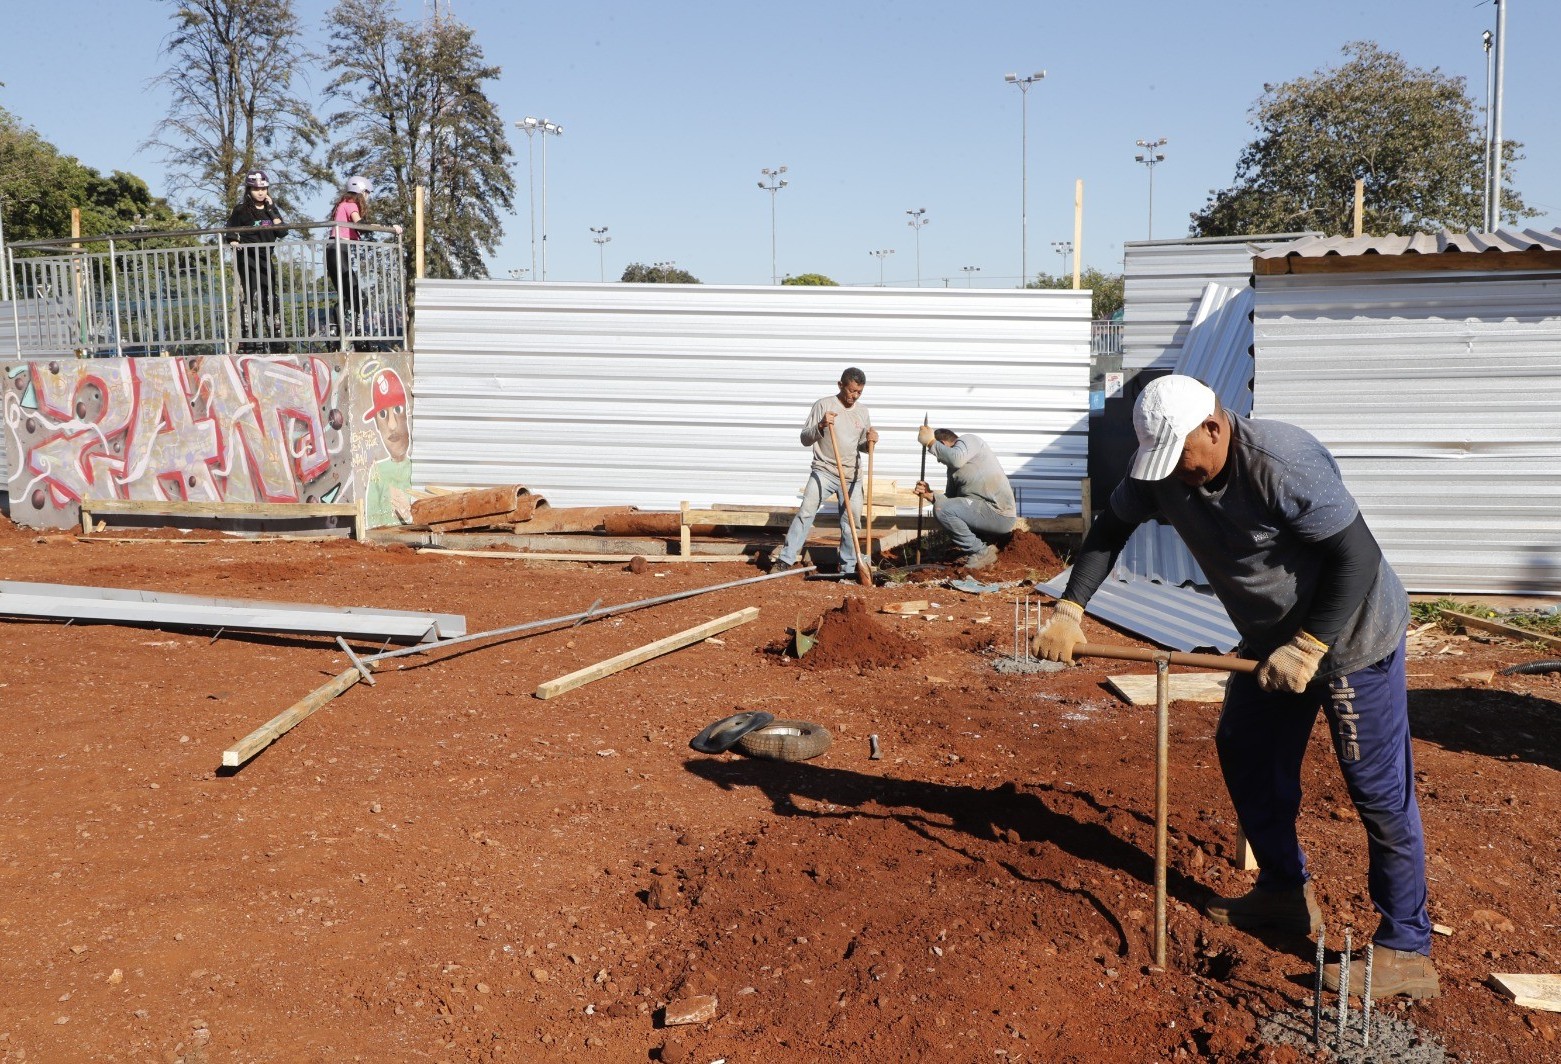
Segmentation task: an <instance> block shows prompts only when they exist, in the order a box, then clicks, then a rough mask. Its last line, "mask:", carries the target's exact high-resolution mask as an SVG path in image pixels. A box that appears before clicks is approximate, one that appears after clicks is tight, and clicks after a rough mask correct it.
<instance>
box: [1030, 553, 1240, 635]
mask: <svg viewBox="0 0 1561 1064" xmlns="http://www.w3.org/2000/svg"><path fill="white" fill-rule="evenodd" d="M1072 572H1073V570H1072V569H1067V570H1064V571H1063V572H1062V573H1060V574H1058V575H1057V576H1056V577H1055V578H1054V579H1052V580H1051V581H1050V582H1049V583H1046V584H1041V585H1039V586H1040V589H1041V590H1042V591H1045V592H1046V593H1047V594H1049V595H1051V596H1052V597H1053V598H1056V597H1058V596H1060V595H1061V594H1062V592H1063V590H1064V589H1065V588H1066V587H1067V586H1068V576H1069V575H1070V574H1071V573H1072ZM1086 612H1088V613H1089V614H1090V615H1091V616H1092V617H1098V618H1100V619H1101V620H1103V621H1105V622H1106V623H1107V624H1114V625H1116V626H1117V627H1118V628H1121V629H1123V630H1125V631H1128V632H1131V633H1133V634H1134V635H1137V636H1141V637H1143V638H1144V639H1147V640H1149V641H1150V642H1152V643H1158V644H1159V645H1160V646H1163V647H1167V648H1169V649H1171V650H1182V651H1191V650H1201V649H1204V648H1213V649H1214V650H1216V651H1218V652H1220V653H1222V654H1223V653H1226V652H1228V651H1230V650H1232V649H1234V648H1235V646H1236V645H1237V644H1238V643H1240V642H1241V635H1240V633H1238V632H1237V631H1236V629H1235V626H1234V625H1232V624H1231V623H1230V616H1229V615H1228V614H1227V613H1226V612H1225V607H1223V606H1221V605H1220V602H1219V599H1217V598H1215V597H1214V596H1213V595H1211V594H1206V593H1204V592H1201V591H1194V590H1192V589H1191V588H1178V587H1168V586H1166V585H1165V584H1157V583H1155V582H1154V581H1152V580H1146V579H1143V578H1142V577H1130V578H1129V579H1126V580H1122V579H1118V578H1117V577H1112V578H1111V579H1109V580H1107V581H1106V582H1105V583H1104V584H1101V585H1100V590H1098V591H1096V592H1095V594H1094V596H1093V597H1092V598H1091V599H1090V600H1089V606H1088V607H1086Z"/></svg>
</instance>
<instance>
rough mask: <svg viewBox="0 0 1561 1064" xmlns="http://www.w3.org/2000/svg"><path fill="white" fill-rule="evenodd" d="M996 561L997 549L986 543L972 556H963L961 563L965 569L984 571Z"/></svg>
mask: <svg viewBox="0 0 1561 1064" xmlns="http://www.w3.org/2000/svg"><path fill="white" fill-rule="evenodd" d="M995 561H997V548H996V547H994V546H992V545H991V544H990V543H988V544H987V545H986V546H985V547H982V548H981V549H980V550H978V551H976V552H975V553H974V554H967V555H965V560H964V562H963V564H964V566H965V568H966V569H985V568H986V567H987V566H989V565H991V564H992V563H993V562H995Z"/></svg>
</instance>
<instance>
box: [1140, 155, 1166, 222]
mask: <svg viewBox="0 0 1561 1064" xmlns="http://www.w3.org/2000/svg"><path fill="white" fill-rule="evenodd" d="M1136 143H1137V144H1138V146H1139V147H1140V148H1142V149H1144V152H1143V154H1142V155H1135V156H1133V159H1134V161H1135V162H1140V163H1143V164H1144V165H1145V166H1147V167H1149V239H1150V240H1153V239H1154V168H1155V164H1156V163H1163V162H1165V156H1164V155H1163V154H1162V153H1161V152H1160V149H1161V148H1163V147H1165V145H1166V139H1165V138H1164V137H1161V138H1159V139H1158V140H1140V141H1137V142H1136Z"/></svg>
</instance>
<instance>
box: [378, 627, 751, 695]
mask: <svg viewBox="0 0 1561 1064" xmlns="http://www.w3.org/2000/svg"><path fill="white" fill-rule="evenodd" d="M758 616H759V607H757V606H749V607H748V608H747V609H741V610H738V611H737V612H736V613H728V614H727V615H726V616H725V617H717V618H716V619H715V620H713V621H706V622H705V623H704V624H696V625H695V626H694V627H692V628H685V629H684V630H683V631H681V632H678V633H676V634H675V635H669V636H667V637H666V638H665V639H658V640H656V641H655V642H654V643H647V644H645V645H644V646H642V647H639V648H638V649H636V650H630V651H626V652H624V653H622V654H619V655H617V656H616V657H611V658H608V659H607V660H606V661H599V662H597V663H596V664H595V665H588V666H586V667H585V668H583V669H578V670H576V671H574V672H571V673H569V674H568V675H567V676H560V677H559V678H558V679H556V680H548V681H547V682H546V683H544V684H542V685H541V686H540V687H538V688H537V689H536V691H535V692H534V693H535V695H536V697H538V698H555V697H557V696H558V695H561V694H563V693H565V692H566V691H573V690H574V689H575V688H576V687H583V686H585V685H586V684H588V683H590V682H591V681H593V680H600V679H601V678H602V677H604V676H611V675H612V674H613V673H617V672H622V671H623V670H624V669H628V668H632V667H633V666H635V665H639V664H641V663H642V662H646V661H649V660H651V659H652V658H658V657H660V656H661V655H663V654H667V653H670V652H671V651H674V650H681V649H682V648H683V647H686V646H688V645H689V644H690V643H697V642H699V641H700V640H701V639H708V638H710V637H711V636H713V635H718V634H719V633H721V632H724V631H726V630H727V629H729V628H736V627H737V626H738V625H740V624H747V623H748V622H749V621H751V620H753V619H754V618H756V617H758ZM354 675H356V673H354Z"/></svg>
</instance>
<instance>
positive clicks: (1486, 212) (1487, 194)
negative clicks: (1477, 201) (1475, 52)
mask: <svg viewBox="0 0 1561 1064" xmlns="http://www.w3.org/2000/svg"><path fill="white" fill-rule="evenodd" d="M1481 39H1482V40H1483V41H1484V44H1485V181H1484V184H1483V185H1482V186H1481V188H1480V193H1481V198H1482V200H1483V203H1482V206H1481V211H1480V224H1482V225H1483V224H1485V223H1486V222H1487V221H1489V220H1490V216H1491V42H1492V41H1494V40H1495V39H1496V38H1495V35H1494V34H1493V33H1491V31H1490V30H1486V31H1485V33H1484V34H1483V35H1482V38H1481Z"/></svg>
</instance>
